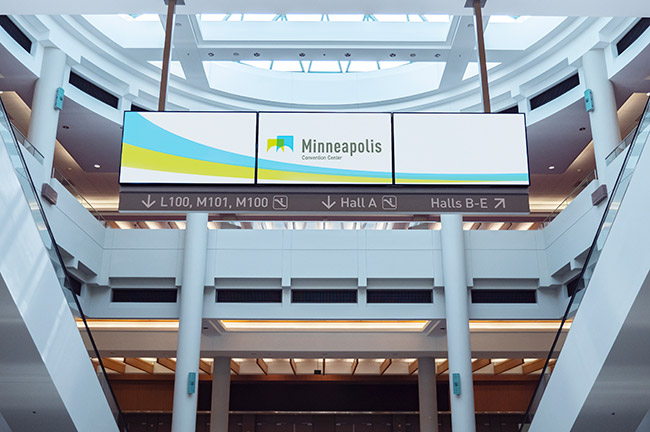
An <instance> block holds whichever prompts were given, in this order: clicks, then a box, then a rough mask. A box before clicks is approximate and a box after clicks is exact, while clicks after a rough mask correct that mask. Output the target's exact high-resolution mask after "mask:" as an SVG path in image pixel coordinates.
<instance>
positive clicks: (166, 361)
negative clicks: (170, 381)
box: [156, 358, 176, 372]
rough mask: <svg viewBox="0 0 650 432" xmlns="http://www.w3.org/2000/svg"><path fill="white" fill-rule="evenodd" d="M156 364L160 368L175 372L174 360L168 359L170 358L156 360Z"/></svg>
mask: <svg viewBox="0 0 650 432" xmlns="http://www.w3.org/2000/svg"><path fill="white" fill-rule="evenodd" d="M156 363H158V364H159V365H161V366H164V367H166V368H167V369H169V370H171V371H174V372H175V371H176V360H173V359H170V358H157V359H156Z"/></svg>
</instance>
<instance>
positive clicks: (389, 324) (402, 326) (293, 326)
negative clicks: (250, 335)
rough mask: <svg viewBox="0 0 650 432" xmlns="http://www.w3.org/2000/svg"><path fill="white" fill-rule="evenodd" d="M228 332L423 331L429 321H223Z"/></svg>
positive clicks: (222, 323)
mask: <svg viewBox="0 0 650 432" xmlns="http://www.w3.org/2000/svg"><path fill="white" fill-rule="evenodd" d="M220 323H221V325H223V327H224V328H225V329H226V330H227V331H416V332H418V331H422V330H424V328H425V327H426V326H427V324H428V323H429V321H424V320H422V321H265V320H261V321H247V320H241V321H239V320H221V321H220Z"/></svg>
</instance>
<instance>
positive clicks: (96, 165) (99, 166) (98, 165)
mask: <svg viewBox="0 0 650 432" xmlns="http://www.w3.org/2000/svg"><path fill="white" fill-rule="evenodd" d="M93 166H94V167H95V168H96V169H100V168H101V167H102V166H101V165H100V164H95V165H93Z"/></svg>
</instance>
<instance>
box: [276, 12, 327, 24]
mask: <svg viewBox="0 0 650 432" xmlns="http://www.w3.org/2000/svg"><path fill="white" fill-rule="evenodd" d="M285 16H286V17H287V21H300V22H312V21H324V19H323V18H324V17H325V16H324V15H323V14H286V15H285Z"/></svg>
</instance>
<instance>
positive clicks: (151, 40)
mask: <svg viewBox="0 0 650 432" xmlns="http://www.w3.org/2000/svg"><path fill="white" fill-rule="evenodd" d="M156 16H157V15H156ZM126 17H128V18H124V17H123V16H121V15H84V16H83V18H84V19H85V20H86V21H87V22H88V23H90V24H91V25H92V26H93V27H95V29H97V31H99V32H100V33H102V34H103V35H104V36H106V37H107V38H108V39H110V40H112V41H113V42H115V43H116V44H118V45H119V46H121V47H122V48H162V47H163V44H164V41H165V31H164V30H163V27H162V24H161V23H160V19H156V20H155V21H149V20H148V19H147V20H139V21H138V20H136V19H135V18H133V17H131V16H130V15H126Z"/></svg>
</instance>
